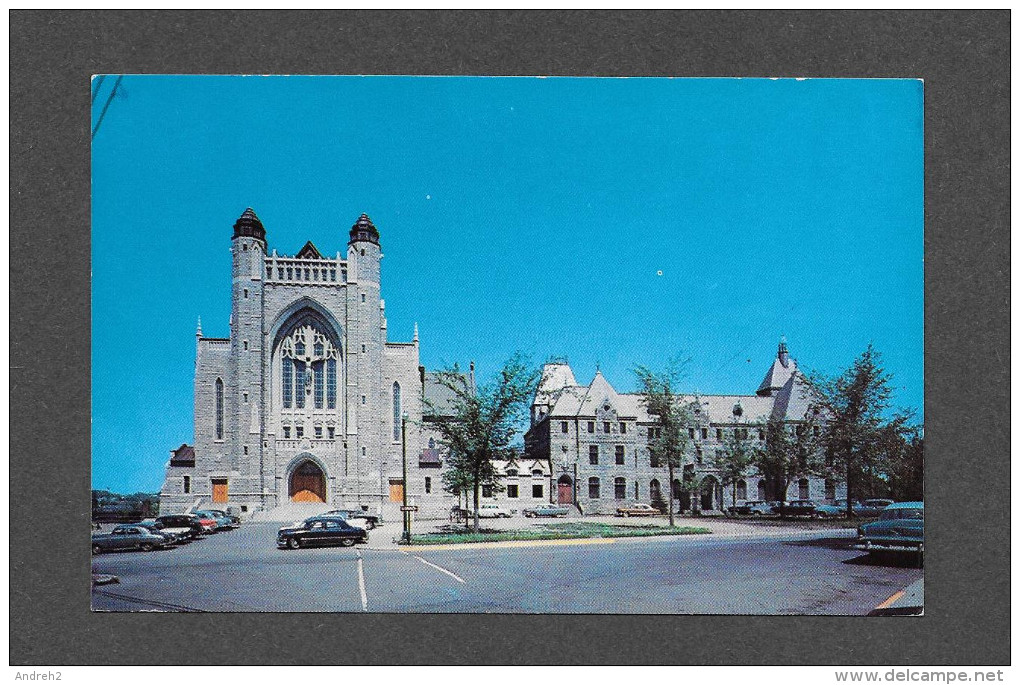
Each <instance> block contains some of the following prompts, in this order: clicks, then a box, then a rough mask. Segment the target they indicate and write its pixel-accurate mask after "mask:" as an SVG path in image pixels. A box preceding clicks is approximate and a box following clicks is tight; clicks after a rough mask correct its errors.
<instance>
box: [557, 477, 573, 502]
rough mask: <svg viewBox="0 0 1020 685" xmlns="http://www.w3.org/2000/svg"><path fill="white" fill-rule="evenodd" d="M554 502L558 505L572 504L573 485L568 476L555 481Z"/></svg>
mask: <svg viewBox="0 0 1020 685" xmlns="http://www.w3.org/2000/svg"><path fill="white" fill-rule="evenodd" d="M556 501H557V502H558V503H560V504H573V503H574V484H573V482H572V481H571V480H570V476H560V479H559V480H558V481H556Z"/></svg>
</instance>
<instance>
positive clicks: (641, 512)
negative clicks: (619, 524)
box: [616, 502, 661, 518]
mask: <svg viewBox="0 0 1020 685" xmlns="http://www.w3.org/2000/svg"><path fill="white" fill-rule="evenodd" d="M660 513H661V512H660V511H659V510H658V509H656V508H655V507H653V506H652V505H651V504H645V503H644V502H638V503H637V504H631V505H629V506H625V507H617V508H616V515H617V516H623V517H625V518H626V517H628V516H658V515H659V514H660Z"/></svg>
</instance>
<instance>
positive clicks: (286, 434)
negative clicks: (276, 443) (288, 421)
mask: <svg viewBox="0 0 1020 685" xmlns="http://www.w3.org/2000/svg"><path fill="white" fill-rule="evenodd" d="M283 439H284V440H290V426H284V427H283Z"/></svg>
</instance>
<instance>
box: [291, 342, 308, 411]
mask: <svg viewBox="0 0 1020 685" xmlns="http://www.w3.org/2000/svg"><path fill="white" fill-rule="evenodd" d="M304 353H305V351H304V348H303V346H302V349H301V351H300V352H298V354H304ZM306 377H307V376H306V371H305V363H304V362H294V406H296V407H297V408H298V409H303V408H304V406H305V380H306Z"/></svg>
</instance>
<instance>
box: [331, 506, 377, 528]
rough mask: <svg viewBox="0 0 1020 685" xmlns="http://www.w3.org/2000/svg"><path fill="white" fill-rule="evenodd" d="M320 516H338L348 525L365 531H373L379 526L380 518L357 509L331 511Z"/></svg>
mask: <svg viewBox="0 0 1020 685" xmlns="http://www.w3.org/2000/svg"><path fill="white" fill-rule="evenodd" d="M322 516H339V517H340V518H342V519H346V520H347V521H348V522H349V523H353V524H354V525H360V526H361V527H362V528H364V529H365V530H373V529H374V528H375V527H376V526H378V525H379V522H380V520H381V519H380V518H379V516H378V515H377V514H370V513H368V512H367V511H359V510H358V509H331V510H330V511H327V512H326V513H325V514H322ZM357 521H363V522H364V523H357Z"/></svg>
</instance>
